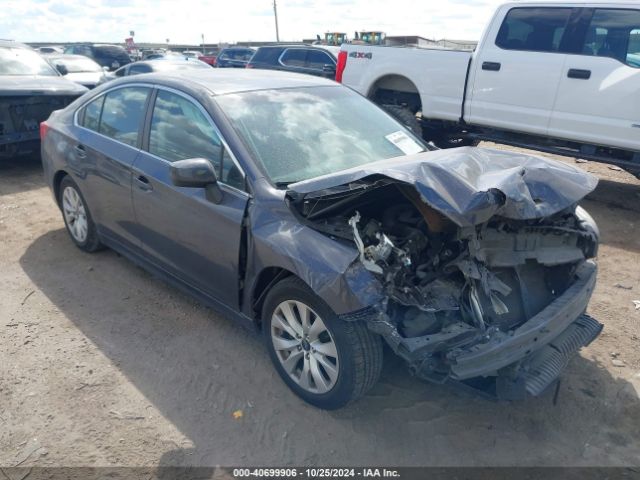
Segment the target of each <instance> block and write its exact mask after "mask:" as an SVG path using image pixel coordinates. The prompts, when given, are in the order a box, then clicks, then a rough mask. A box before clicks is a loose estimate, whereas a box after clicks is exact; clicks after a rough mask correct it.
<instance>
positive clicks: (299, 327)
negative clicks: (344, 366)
mask: <svg viewBox="0 0 640 480" xmlns="http://www.w3.org/2000/svg"><path fill="white" fill-rule="evenodd" d="M271 341H272V342H273V347H274V349H275V352H276V356H277V357H278V360H280V363H281V365H282V367H283V368H284V370H285V371H286V372H287V374H288V375H289V376H290V377H291V378H292V379H293V380H294V381H295V382H296V383H297V384H298V385H299V386H300V387H302V388H303V389H305V390H307V391H309V392H312V393H316V394H322V393H327V392H328V391H330V390H331V389H332V388H333V387H334V385H335V384H336V382H337V380H338V375H339V371H340V363H339V359H338V350H337V348H336V344H335V341H334V339H333V337H332V335H331V332H329V330H328V329H327V326H326V325H325V323H324V322H323V321H322V318H320V316H319V315H318V314H317V313H316V312H315V311H313V310H312V309H311V308H310V307H309V306H308V305H305V304H304V303H302V302H299V301H295V300H286V301H284V302H282V303H280V305H278V306H277V308H276V309H275V310H274V312H273V316H272V317H271Z"/></svg>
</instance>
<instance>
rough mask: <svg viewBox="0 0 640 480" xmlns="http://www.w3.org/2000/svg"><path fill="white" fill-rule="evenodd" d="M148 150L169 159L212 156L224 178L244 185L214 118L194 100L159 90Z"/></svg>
mask: <svg viewBox="0 0 640 480" xmlns="http://www.w3.org/2000/svg"><path fill="white" fill-rule="evenodd" d="M149 153H152V154H154V155H157V156H158V157H160V158H163V159H165V160H167V161H169V162H175V161H177V160H185V159H187V158H205V159H207V160H209V161H210V162H211V163H212V164H213V166H214V168H215V171H216V175H217V176H218V178H219V179H220V181H221V182H223V183H226V184H228V185H232V186H234V187H236V188H240V189H243V184H244V180H243V176H242V174H241V173H240V171H239V170H238V169H237V167H235V164H234V163H233V161H232V159H231V157H230V156H229V154H228V153H227V151H226V149H225V148H224V145H222V142H221V141H220V137H219V136H218V134H217V133H216V131H215V129H214V128H213V125H211V122H209V120H208V119H207V118H206V117H205V116H204V115H203V113H202V112H201V111H200V109H199V108H198V107H197V106H196V105H195V104H194V103H193V102H191V101H189V100H187V99H186V98H184V97H182V96H180V95H177V94H175V93H171V92H167V91H165V90H160V91H159V92H158V96H157V97H156V103H155V106H154V108H153V116H152V117H151V131H150V132H149Z"/></svg>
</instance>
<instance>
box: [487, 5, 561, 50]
mask: <svg viewBox="0 0 640 480" xmlns="http://www.w3.org/2000/svg"><path fill="white" fill-rule="evenodd" d="M570 16H571V9H570V8H544V7H542V8H512V9H511V10H509V12H508V13H507V15H506V17H505V18H504V21H503V22H502V25H501V26H500V30H499V31H498V36H497V37H496V45H497V46H498V47H500V48H504V49H506V50H528V51H534V52H558V51H560V42H561V40H562V36H563V35H564V31H565V28H566V25H567V22H568V21H569V17H570Z"/></svg>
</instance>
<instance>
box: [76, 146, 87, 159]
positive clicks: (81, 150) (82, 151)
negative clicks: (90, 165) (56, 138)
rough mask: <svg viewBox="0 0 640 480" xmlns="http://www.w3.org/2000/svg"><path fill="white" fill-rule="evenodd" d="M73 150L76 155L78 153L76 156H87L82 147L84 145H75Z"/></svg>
mask: <svg viewBox="0 0 640 480" xmlns="http://www.w3.org/2000/svg"><path fill="white" fill-rule="evenodd" d="M74 150H75V151H76V155H78V157H80V158H84V157H86V156H87V151H86V150H85V148H84V145H76V146H75V147H74Z"/></svg>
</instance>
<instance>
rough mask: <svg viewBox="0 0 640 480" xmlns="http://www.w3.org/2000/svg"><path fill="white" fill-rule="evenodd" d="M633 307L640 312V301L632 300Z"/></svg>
mask: <svg viewBox="0 0 640 480" xmlns="http://www.w3.org/2000/svg"><path fill="white" fill-rule="evenodd" d="M632 302H633V306H634V307H636V310H640V300H632Z"/></svg>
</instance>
